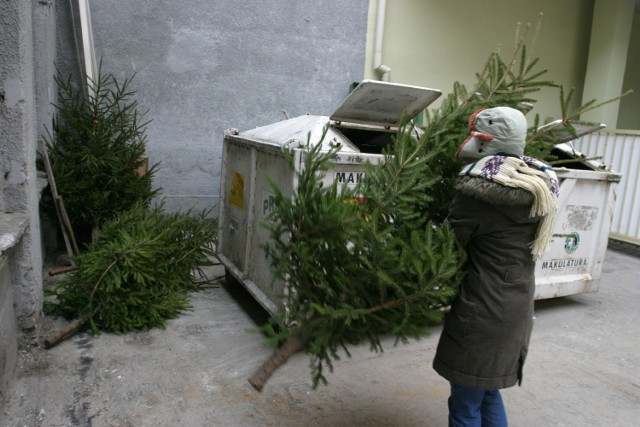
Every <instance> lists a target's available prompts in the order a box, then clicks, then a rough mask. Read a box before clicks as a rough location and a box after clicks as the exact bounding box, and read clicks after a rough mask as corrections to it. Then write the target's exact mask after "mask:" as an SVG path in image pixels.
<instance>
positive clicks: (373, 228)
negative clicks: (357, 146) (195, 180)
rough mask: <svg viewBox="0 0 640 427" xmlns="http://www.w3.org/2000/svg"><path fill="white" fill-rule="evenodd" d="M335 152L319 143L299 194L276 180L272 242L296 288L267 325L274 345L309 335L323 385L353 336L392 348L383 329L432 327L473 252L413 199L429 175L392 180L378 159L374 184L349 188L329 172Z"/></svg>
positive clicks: (411, 332)
mask: <svg viewBox="0 0 640 427" xmlns="http://www.w3.org/2000/svg"><path fill="white" fill-rule="evenodd" d="M407 138H409V136H407ZM334 155H335V151H330V152H321V151H320V146H316V147H314V148H311V149H310V151H309V152H308V153H307V155H306V160H305V167H304V169H303V170H302V171H301V173H300V175H299V178H298V179H299V181H298V187H297V191H296V193H295V194H294V196H293V197H292V198H286V197H283V195H282V194H281V193H280V192H279V190H278V189H277V188H276V187H275V186H274V187H273V189H274V191H275V192H276V198H277V200H278V207H277V208H276V210H275V211H274V212H272V214H271V216H270V218H269V220H270V222H269V224H270V225H269V228H270V234H271V237H272V239H273V240H272V243H270V244H268V245H267V246H266V252H267V256H268V257H269V259H270V260H271V262H272V266H273V270H274V272H275V274H276V276H277V277H278V278H279V279H281V280H284V281H286V283H287V286H288V293H287V296H286V302H285V303H286V307H287V311H286V314H285V315H284V316H283V317H281V318H279V319H274V325H268V326H267V327H266V328H265V330H266V331H267V332H268V333H269V334H270V335H271V344H273V345H275V344H277V343H279V342H282V341H285V340H288V339H292V338H293V337H296V338H295V339H298V338H299V339H301V341H302V343H303V347H304V349H305V351H306V352H307V353H309V355H310V356H311V369H312V377H313V385H314V387H315V386H317V385H318V384H319V383H320V382H322V383H325V384H326V382H327V380H326V377H325V369H326V368H327V367H328V368H329V369H333V364H332V360H336V359H339V355H338V350H339V349H340V348H342V349H344V350H345V351H346V353H347V355H349V352H348V349H347V345H354V344H360V343H363V342H368V343H369V345H370V346H371V349H372V350H375V351H382V345H381V341H380V340H381V337H383V336H387V335H394V336H395V337H396V338H397V339H398V340H401V341H405V340H407V339H408V338H418V337H420V336H423V335H424V334H426V333H427V329H428V327H429V325H433V324H434V323H437V322H439V321H440V320H441V318H442V314H443V311H442V309H443V307H444V306H445V305H446V304H447V303H448V302H449V300H450V298H452V297H453V296H455V294H456V291H457V284H458V283H459V281H460V267H461V263H462V262H463V259H464V255H463V253H462V252H461V251H460V250H459V249H458V248H457V247H456V245H455V238H454V236H453V234H452V232H451V230H450V229H449V228H448V227H447V226H446V225H439V224H434V223H432V222H430V221H428V219H424V218H421V217H419V216H417V215H416V213H415V211H414V210H412V209H411V208H410V205H411V204H412V202H413V201H414V200H415V199H416V198H417V199H422V198H424V197H425V196H424V194H425V192H426V187H427V186H428V184H421V185H418V186H416V187H414V188H408V187H407V186H406V184H407V182H408V181H409V180H410V179H411V178H409V179H407V181H405V180H404V179H400V180H397V181H396V182H395V183H390V182H389V181H388V179H390V176H389V175H388V174H387V175H385V174H382V173H380V174H377V175H376V171H387V170H388V169H387V168H385V167H382V168H379V169H376V168H374V167H370V168H369V169H368V172H367V174H368V175H367V181H366V182H367V185H366V186H365V187H364V188H357V189H355V190H349V189H342V190H341V191H340V192H339V190H338V188H337V187H336V185H332V186H329V187H325V186H322V185H321V179H320V176H319V175H320V174H322V173H323V171H325V170H326V169H327V168H328V166H329V163H330V161H331V158H332V157H333V156H334ZM389 160H391V158H389ZM371 174H373V175H376V176H373V175H371ZM407 176H411V175H407ZM369 177H371V178H369ZM402 178H405V176H404V175H403V176H402ZM391 187H393V191H385V190H388V189H389V188H391ZM274 326H277V327H274ZM276 331H277V332H276Z"/></svg>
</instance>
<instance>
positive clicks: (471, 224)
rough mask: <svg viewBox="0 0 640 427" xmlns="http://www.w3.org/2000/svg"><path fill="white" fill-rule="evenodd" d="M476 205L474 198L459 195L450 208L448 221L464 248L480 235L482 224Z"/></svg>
mask: <svg viewBox="0 0 640 427" xmlns="http://www.w3.org/2000/svg"><path fill="white" fill-rule="evenodd" d="M476 204H477V203H476V201H475V200H474V199H473V198H472V197H469V196H465V195H464V194H460V193H458V194H456V196H455V197H454V198H453V200H452V201H451V205H450V206H449V219H448V221H449V224H450V225H451V228H453V231H454V232H455V235H456V239H457V240H458V243H459V244H460V245H461V246H462V247H463V248H466V247H467V244H468V243H469V241H470V240H471V239H472V238H473V237H474V236H475V235H476V234H477V233H478V228H479V225H480V222H479V220H478V219H479V215H478V211H477V208H478V207H477V206H474V205H476Z"/></svg>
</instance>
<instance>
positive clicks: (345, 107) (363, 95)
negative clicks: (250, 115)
mask: <svg viewBox="0 0 640 427" xmlns="http://www.w3.org/2000/svg"><path fill="white" fill-rule="evenodd" d="M440 95H441V92H440V91H438V90H435V89H429V88H423V87H417V86H409V85H400V84H393V83H388V82H379V81H367V80H365V81H363V82H361V83H360V84H359V85H358V86H357V87H356V88H355V89H354V90H353V91H352V92H351V93H350V94H349V95H348V96H347V98H346V99H345V101H344V102H343V103H342V105H341V106H340V107H339V108H338V109H337V110H336V111H335V112H334V113H333V114H332V115H331V116H330V117H327V116H318V115H304V116H299V117H295V118H292V119H288V120H284V121H281V122H277V123H274V124H271V125H267V126H262V127H258V128H255V129H251V130H247V131H243V132H239V131H237V130H234V129H231V130H228V131H226V132H225V136H224V142H223V154H222V171H221V183H220V185H221V190H220V193H221V194H220V214H219V218H218V223H219V230H218V256H219V258H220V261H221V262H222V263H223V264H224V267H225V272H226V275H227V279H228V280H232V281H237V282H239V283H240V284H242V285H243V286H244V287H245V288H246V289H247V290H248V291H249V292H250V293H251V294H252V295H253V297H254V298H255V299H256V300H257V301H258V302H259V303H260V304H261V305H262V306H263V307H264V308H265V309H266V310H267V311H268V312H270V313H271V314H275V313H277V312H279V311H280V310H281V309H282V305H283V304H282V300H283V298H282V295H283V292H286V289H285V286H284V284H283V283H277V282H276V283H272V282H273V275H272V273H271V271H270V268H269V264H268V261H267V259H266V258H265V253H264V250H263V249H262V246H261V245H262V244H263V243H264V242H266V241H267V239H268V237H269V236H268V232H267V230H266V229H264V227H262V226H261V225H260V224H261V222H262V221H263V220H264V218H265V216H266V215H267V214H268V213H269V212H270V211H271V210H272V209H273V207H274V202H275V194H274V193H273V192H272V190H271V187H270V186H269V184H268V182H267V177H268V178H269V179H271V180H272V181H273V182H274V183H276V185H278V188H279V189H280V191H282V192H283V194H285V195H288V194H293V190H294V188H295V185H296V176H297V172H298V171H299V170H300V168H301V167H302V165H303V161H304V155H305V151H306V147H308V146H315V145H317V144H322V145H323V149H324V148H325V147H326V151H329V149H330V148H333V147H340V152H339V153H338V155H337V156H335V158H334V159H333V161H332V166H331V168H330V169H329V170H328V171H327V173H326V174H325V176H324V178H323V179H324V181H325V182H326V183H328V184H329V183H333V182H337V183H338V184H339V185H340V186H351V185H355V184H356V183H357V182H358V181H359V180H361V179H363V178H364V164H365V163H366V162H371V163H372V164H376V163H378V162H379V161H381V160H382V159H383V156H382V154H380V153H381V151H382V149H383V147H385V146H386V145H388V144H390V143H391V141H392V139H391V137H392V136H394V135H395V134H396V133H397V131H398V125H399V124H400V122H401V120H402V119H403V117H408V118H412V117H414V116H415V115H417V114H418V113H420V112H421V111H422V110H424V109H425V108H426V107H427V106H428V105H429V104H431V103H432V102H433V101H434V100H436V99H437V98H438V97H439V96H440ZM325 130H326V135H325V136H324V138H322V135H323V134H324V132H325ZM285 148H287V149H289V150H291V152H292V155H293V159H294V170H291V168H290V167H289V165H288V164H287V161H286V160H285V158H284V156H283V149H285Z"/></svg>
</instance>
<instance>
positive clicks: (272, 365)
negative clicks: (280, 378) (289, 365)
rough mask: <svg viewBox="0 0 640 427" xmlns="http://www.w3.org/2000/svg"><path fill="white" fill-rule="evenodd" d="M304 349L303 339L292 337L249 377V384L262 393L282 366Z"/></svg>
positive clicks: (297, 336)
mask: <svg viewBox="0 0 640 427" xmlns="http://www.w3.org/2000/svg"><path fill="white" fill-rule="evenodd" d="M303 348H304V343H303V342H302V337H301V336H300V335H297V334H296V335H292V336H291V337H290V338H289V339H288V340H286V341H285V342H284V343H283V344H282V345H281V346H280V347H278V348H277V349H276V350H275V351H274V352H273V353H272V354H271V356H270V357H269V358H268V359H267V360H265V361H264V362H263V363H262V365H260V367H259V368H258V369H257V370H256V371H255V372H254V373H253V375H251V377H249V384H251V385H252V386H253V388H255V389H256V390H257V391H262V388H263V387H264V385H265V383H266V382H267V380H268V379H269V378H271V375H273V373H274V372H275V371H276V369H278V368H279V367H280V366H282V365H284V364H285V362H286V361H287V360H289V358H290V357H291V356H292V355H294V354H295V353H297V352H298V351H300V350H302V349H303Z"/></svg>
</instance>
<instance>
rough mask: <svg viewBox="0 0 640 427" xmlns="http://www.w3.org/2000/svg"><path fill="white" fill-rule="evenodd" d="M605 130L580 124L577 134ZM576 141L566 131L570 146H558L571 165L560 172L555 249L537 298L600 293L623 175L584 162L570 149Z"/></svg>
mask: <svg viewBox="0 0 640 427" xmlns="http://www.w3.org/2000/svg"><path fill="white" fill-rule="evenodd" d="M550 125H552V126H553V123H551V124H550ZM604 127H605V126H604V125H575V130H576V132H577V135H578V137H579V136H582V135H586V134H588V133H591V132H594V131H596V130H600V129H602V128H604ZM575 137H576V136H575V135H573V134H568V133H566V132H565V134H564V135H560V141H564V142H563V143H561V144H558V145H556V147H555V148H554V153H555V154H557V155H558V156H559V157H560V158H561V159H565V160H568V161H570V162H569V163H568V164H567V165H566V166H563V167H556V168H554V169H555V171H556V173H557V175H558V179H559V181H560V196H559V199H558V214H557V217H556V223H555V226H554V230H553V238H552V240H551V246H550V249H549V251H548V252H547V253H546V254H545V256H544V257H543V258H542V259H540V260H538V261H537V263H536V270H535V275H536V290H535V298H536V299H545V298H555V297H560V296H566V295H572V294H578V293H583V292H595V291H597V290H598V287H599V279H600V275H601V273H602V264H603V263H604V257H605V253H606V250H607V244H608V241H609V230H610V227H611V220H612V218H613V208H614V206H615V196H616V193H615V189H616V186H617V183H618V182H619V181H620V179H621V175H620V174H619V173H617V172H614V171H612V170H611V169H609V168H607V166H606V165H605V164H604V163H602V162H601V161H599V160H598V161H596V160H581V159H582V158H583V156H582V154H581V153H579V152H577V151H576V150H574V149H573V147H572V146H571V145H570V141H571V140H572V139H574V138H575ZM572 159H574V160H575V161H571V160H572Z"/></svg>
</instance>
